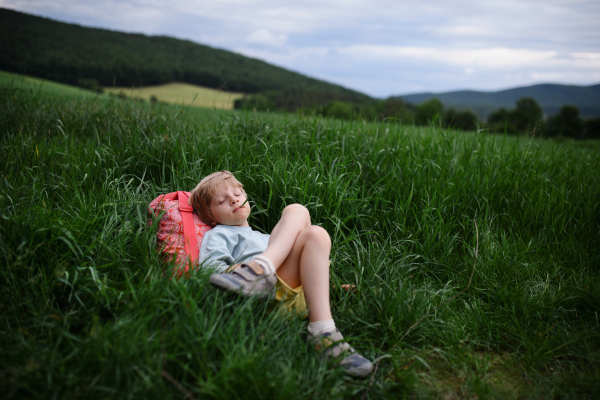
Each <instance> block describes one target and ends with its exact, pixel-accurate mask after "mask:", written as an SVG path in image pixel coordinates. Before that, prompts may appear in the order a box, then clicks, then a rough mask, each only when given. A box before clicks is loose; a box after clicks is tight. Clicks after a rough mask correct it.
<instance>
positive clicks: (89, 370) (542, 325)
mask: <svg viewBox="0 0 600 400" xmlns="http://www.w3.org/2000/svg"><path fill="white" fill-rule="evenodd" d="M599 161H600V154H599V152H598V147H597V146H595V145H589V144H586V145H585V146H576V145H575V144H574V143H573V142H566V141H565V142H560V143H559V142H553V141H543V140H537V139H530V138H525V137H506V136H501V135H488V134H483V133H480V134H476V133H464V132H456V131H449V130H441V129H437V128H435V127H433V128H424V127H413V126H405V125H396V124H384V123H379V124H375V123H372V124H369V123H363V122H347V121H339V120H330V119H323V118H315V117H299V116H285V115H280V114H256V113H239V112H231V111H229V112H225V111H218V110H202V109H198V108H192V107H180V106H170V105H160V104H159V105H155V106H152V105H150V104H148V103H135V102H129V101H121V100H118V99H113V100H106V101H105V100H100V99H99V98H95V97H93V96H91V97H86V98H78V97H75V96H72V97H62V96H59V95H51V94H45V93H39V94H38V92H36V91H27V90H16V89H14V87H13V88H12V89H11V88H3V89H0V175H1V176H0V185H1V186H2V190H1V191H0V205H1V210H2V216H1V218H0V259H1V260H2V261H1V263H0V340H1V343H0V388H1V390H2V393H3V396H4V397H6V398H44V399H46V398H74V397H82V398H157V399H166V398H182V397H184V394H183V393H182V392H189V393H190V394H191V396H193V397H194V398H197V399H199V398H231V399H237V398H244V399H252V398H257V399H258V398H290V399H305V398H322V399H329V398H359V399H363V398H364V399H369V398H370V399H379V398H403V397H406V398H440V397H443V398H533V399H539V398H547V399H558V398H577V399H579V398H593V397H595V393H597V390H598V386H597V385H598V382H599V381H600V324H599V321H598V318H599V315H598V314H599V311H600V275H599V273H600V271H599V264H600V251H599V249H600V202H599V201H598V199H600V164H599ZM225 168H227V169H229V170H231V171H233V172H234V173H235V174H236V176H237V177H238V178H239V179H240V180H241V181H242V182H243V183H244V184H245V187H246V190H247V192H248V193H249V196H250V199H251V202H252V203H253V216H252V217H251V221H250V222H251V224H252V225H253V227H254V228H256V229H260V230H264V231H270V230H271V229H272V228H273V226H274V224H275V223H276V222H277V220H278V217H279V214H280V212H281V210H282V209H283V207H284V206H285V205H286V204H290V203H293V202H299V203H302V204H304V205H306V206H307V207H308V208H309V210H310V211H311V214H312V217H313V221H314V223H316V224H319V225H322V226H323V227H324V228H326V229H327V231H328V232H329V233H330V235H331V237H332V241H333V251H332V270H331V278H332V281H333V283H335V284H337V285H339V284H340V283H352V284H355V285H357V291H356V293H347V292H341V291H336V290H334V291H332V294H331V298H332V307H333V313H334V318H335V319H336V321H337V325H338V326H339V327H340V329H341V331H342V332H343V333H344V334H345V336H346V337H348V338H350V340H351V341H352V344H353V345H354V347H355V348H356V349H357V350H358V351H360V352H361V353H363V354H364V355H366V356H368V357H369V358H371V359H373V360H375V363H376V365H377V369H376V372H375V373H374V375H373V377H372V378H368V379H365V380H356V379H350V378H348V377H346V376H344V374H343V373H342V372H341V371H340V370H338V369H330V368H327V366H326V365H323V364H321V363H320V362H319V361H318V360H317V359H316V358H315V357H314V355H313V353H311V352H310V351H309V350H308V348H307V345H306V343H305V342H304V337H305V333H306V329H305V328H306V322H303V321H299V320H297V319H291V320H288V319H285V318H282V317H281V316H280V315H278V314H277V313H271V312H269V308H268V305H267V304H264V303H261V302H259V301H255V300H252V299H249V300H247V299H239V298H236V297H232V296H230V295H226V294H224V293H221V292H217V291H216V290H214V289H213V288H212V287H211V286H210V285H208V284H207V280H208V276H209V273H210V272H209V271H200V272H198V273H197V274H195V275H193V276H192V277H191V278H190V279H189V280H179V281H176V280H169V279H168V278H165V277H163V274H162V272H161V266H160V262H159V259H158V257H157V255H156V254H155V230H154V229H155V228H148V227H147V225H146V206H147V204H148V203H149V202H150V200H152V199H153V198H154V197H155V196H157V195H158V194H161V193H166V192H170V191H174V190H178V189H184V190H185V189H187V190H189V189H190V188H192V187H194V185H195V184H196V183H197V182H198V181H199V180H200V179H201V177H203V176H204V175H206V174H208V173H210V172H213V171H216V170H219V169H225ZM474 219H475V220H476V221H477V225H478V228H479V236H478V237H477V235H476V234H475V227H474V222H473V220H474ZM477 239H478V240H479V255H478V258H477V264H476V270H475V274H474V278H473V282H472V284H471V287H470V289H469V290H468V291H467V292H466V293H464V294H463V295H461V296H460V297H459V298H457V299H456V300H455V301H453V302H451V303H449V304H448V305H447V306H445V307H442V308H441V309H439V310H438V311H437V312H436V313H433V310H434V308H435V307H436V306H438V305H440V304H441V303H442V302H443V301H445V300H446V299H449V298H450V297H451V296H453V295H455V294H457V293H459V292H460V290H462V289H463V288H464V287H466V285H467V283H468V280H469V276H470V273H471V269H472V266H473V259H474V256H475V247H476V243H477ZM427 314H432V315H431V316H430V317H429V318H426V319H425V320H424V321H423V323H421V324H420V325H418V326H417V327H416V328H415V329H413V330H411V331H410V333H409V334H408V335H406V336H405V335H404V333H405V332H406V331H407V329H408V328H409V327H410V326H411V325H412V324H414V323H415V322H416V321H417V320H418V319H419V318H421V317H422V316H424V315H427ZM178 385H181V386H179V387H180V388H181V390H180V388H178Z"/></svg>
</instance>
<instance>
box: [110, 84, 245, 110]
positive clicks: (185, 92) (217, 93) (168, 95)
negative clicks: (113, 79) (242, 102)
mask: <svg viewBox="0 0 600 400" xmlns="http://www.w3.org/2000/svg"><path fill="white" fill-rule="evenodd" d="M104 91H105V92H107V93H114V94H120V93H123V94H124V95H126V96H129V97H138V98H141V99H144V100H146V101H150V99H151V97H152V96H155V97H156V98H157V99H158V101H163V102H166V103H174V104H180V105H187V106H189V105H193V106H196V107H206V108H220V109H225V110H231V109H233V102H234V101H235V100H236V99H240V98H242V97H243V96H244V95H243V93H231V92H223V91H222V90H216V89H210V88H205V87H202V86H197V85H191V84H189V83H180V82H173V83H167V84H165V85H158V86H148V87H141V88H104Z"/></svg>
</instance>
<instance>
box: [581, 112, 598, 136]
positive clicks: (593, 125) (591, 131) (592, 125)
mask: <svg viewBox="0 0 600 400" xmlns="http://www.w3.org/2000/svg"><path fill="white" fill-rule="evenodd" d="M584 125H585V137H586V138H590V139H600V117H598V118H593V119H589V120H587V121H585V122H584Z"/></svg>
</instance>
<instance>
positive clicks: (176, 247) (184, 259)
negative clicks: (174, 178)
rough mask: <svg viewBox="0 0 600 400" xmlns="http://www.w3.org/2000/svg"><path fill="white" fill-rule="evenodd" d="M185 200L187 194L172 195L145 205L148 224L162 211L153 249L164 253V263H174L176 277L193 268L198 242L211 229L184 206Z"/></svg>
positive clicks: (186, 200) (186, 203)
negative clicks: (146, 206)
mask: <svg viewBox="0 0 600 400" xmlns="http://www.w3.org/2000/svg"><path fill="white" fill-rule="evenodd" d="M189 197H190V192H182V191H179V192H172V193H168V194H163V195H160V196H158V197H157V198H155V199H154V200H152V202H151V203H150V205H149V206H148V225H151V224H152V222H153V219H154V218H158V217H159V216H160V214H161V213H162V212H163V211H166V212H165V213H164V215H163V216H162V218H161V219H160V221H159V224H158V233H157V234H156V249H157V251H158V252H161V253H164V255H165V261H166V262H171V261H173V260H174V264H175V267H174V268H173V276H176V277H181V276H182V275H184V274H185V275H187V274H188V273H189V272H190V266H191V267H192V268H194V267H195V266H196V264H197V262H198V258H199V253H200V246H201V245H202V239H204V235H205V234H206V232H208V231H209V230H211V229H212V228H211V227H210V226H209V225H207V224H205V223H204V222H202V221H201V220H200V218H199V217H198V214H196V213H195V212H194V209H193V208H192V206H190V205H189V204H188V198H189Z"/></svg>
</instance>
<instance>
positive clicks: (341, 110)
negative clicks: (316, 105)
mask: <svg viewBox="0 0 600 400" xmlns="http://www.w3.org/2000/svg"><path fill="white" fill-rule="evenodd" d="M323 114H324V115H325V116H327V117H335V118H345V119H351V118H353V117H354V116H355V114H356V112H355V110H354V107H353V106H352V104H349V103H346V102H343V101H337V100H336V101H332V102H330V103H329V104H327V106H326V107H325V109H324V110H323Z"/></svg>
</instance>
